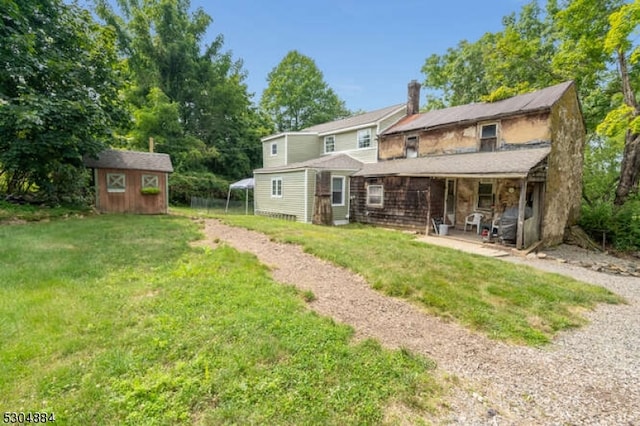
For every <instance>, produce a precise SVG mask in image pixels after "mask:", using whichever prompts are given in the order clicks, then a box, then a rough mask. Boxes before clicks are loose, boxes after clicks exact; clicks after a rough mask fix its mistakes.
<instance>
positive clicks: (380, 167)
mask: <svg viewBox="0 0 640 426" xmlns="http://www.w3.org/2000/svg"><path fill="white" fill-rule="evenodd" d="M584 143H585V126H584V122H583V117H582V112H581V108H580V103H579V100H578V96H577V92H576V88H575V85H574V84H573V82H565V83H562V84H558V85H555V86H552V87H548V88H546V89H542V90H538V91H536V92H532V93H528V94H524V95H520V96H515V97H512V98H509V99H504V100H501V101H497V102H493V103H477V104H469V105H462V106H457V107H452V108H446V109H441V110H435V111H429V112H426V113H421V114H411V115H408V116H407V117H405V118H403V119H402V120H400V121H399V122H398V123H397V124H395V125H393V126H391V127H390V128H388V129H386V130H385V131H384V132H382V134H381V135H380V140H379V143H378V159H379V161H378V162H377V163H370V164H364V165H363V166H362V168H361V169H360V170H359V171H357V172H355V173H354V174H353V176H352V178H351V196H352V200H351V203H350V206H351V212H350V217H351V220H354V221H357V222H363V223H371V224H378V225H385V226H393V227H404V228H411V229H416V230H419V231H422V232H430V230H431V229H432V226H431V224H432V219H434V218H437V219H438V220H442V221H444V223H446V224H448V225H449V226H453V227H456V228H459V229H463V228H464V229H467V226H466V225H467V221H469V218H470V215H472V214H473V213H477V214H479V215H482V216H481V217H482V222H481V224H479V225H476V228H473V229H474V232H475V231H476V229H477V232H479V231H480V230H481V229H482V230H484V229H485V228H486V229H487V230H488V232H494V231H495V230H496V228H499V227H503V230H507V228H511V231H512V232H511V234H510V235H511V237H509V238H510V239H512V240H513V242H514V243H515V244H516V247H517V248H524V247H528V246H530V245H531V244H533V243H534V242H536V241H542V243H543V245H552V244H557V243H560V242H561V241H562V239H563V236H564V231H565V227H567V226H569V225H572V224H574V223H575V222H576V221H577V219H578V216H579V210H580V200H581V192H582V162H583V151H584ZM476 216H478V215H476ZM508 219H509V220H508ZM504 235H507V233H506V232H505V233H504Z"/></svg>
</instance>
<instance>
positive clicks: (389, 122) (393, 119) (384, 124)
mask: <svg viewBox="0 0 640 426" xmlns="http://www.w3.org/2000/svg"><path fill="white" fill-rule="evenodd" d="M406 113H407V108H406V107H404V108H401V110H400V111H398V112H396V113H395V114H392V115H390V116H389V117H387V118H385V119H384V120H382V121H381V122H380V125H379V126H378V129H377V131H378V132H379V133H382V132H384V131H385V130H386V129H388V128H389V127H391V126H393V125H394V124H396V123H397V122H398V121H400V119H401V118H402V117H404V116H405V115H406ZM373 134H376V132H375V131H374V132H373Z"/></svg>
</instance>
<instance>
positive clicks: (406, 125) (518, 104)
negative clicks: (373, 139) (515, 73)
mask: <svg viewBox="0 0 640 426" xmlns="http://www.w3.org/2000/svg"><path fill="white" fill-rule="evenodd" d="M572 85H573V82H572V81H567V82H564V83H560V84H556V85H555V86H551V87H547V88H545V89H542V90H538V91H535V92H531V93H526V94H524V95H518V96H514V97H512V98H508V99H503V100H501V101H497V102H490V103H488V102H483V103H475V104H468V105H460V106H455V107H451V108H444V109H439V110H434V111H428V112H425V113H421V114H414V115H410V116H408V117H405V118H404V119H402V120H400V121H399V122H398V123H397V124H396V125H394V126H391V127H390V128H389V129H387V130H386V131H385V132H383V134H385V135H388V134H393V133H400V132H406V131H411V130H420V129H429V128H433V127H438V126H444V125H449V124H456V123H462V122H466V121H482V120H491V119H496V118H499V117H504V116H509V115H515V114H523V113H530V112H535V111H541V110H547V109H550V108H551V107H552V106H553V105H554V104H555V103H556V102H557V101H558V100H559V99H560V98H561V97H562V95H563V94H564V93H565V92H566V91H567V89H568V88H569V87H571V86H572Z"/></svg>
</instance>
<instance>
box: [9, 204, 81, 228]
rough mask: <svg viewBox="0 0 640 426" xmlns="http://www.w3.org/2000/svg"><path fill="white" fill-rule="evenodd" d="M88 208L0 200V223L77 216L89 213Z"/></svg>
mask: <svg viewBox="0 0 640 426" xmlns="http://www.w3.org/2000/svg"><path fill="white" fill-rule="evenodd" d="M89 211H90V209H88V208H82V207H77V206H58V207H48V206H37V205H29V204H25V205H20V204H13V203H8V202H6V201H0V224H1V223H2V222H3V221H8V220H19V221H26V222H33V221H39V220H43V219H53V218H60V217H66V216H79V215H85V214H87V213H89Z"/></svg>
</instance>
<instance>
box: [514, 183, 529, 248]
mask: <svg viewBox="0 0 640 426" xmlns="http://www.w3.org/2000/svg"><path fill="white" fill-rule="evenodd" d="M526 204H527V178H526V177H525V178H523V179H522V182H520V201H519V203H518V228H517V237H516V248H517V249H518V250H522V249H523V248H524V219H525V217H524V212H525V209H526Z"/></svg>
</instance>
